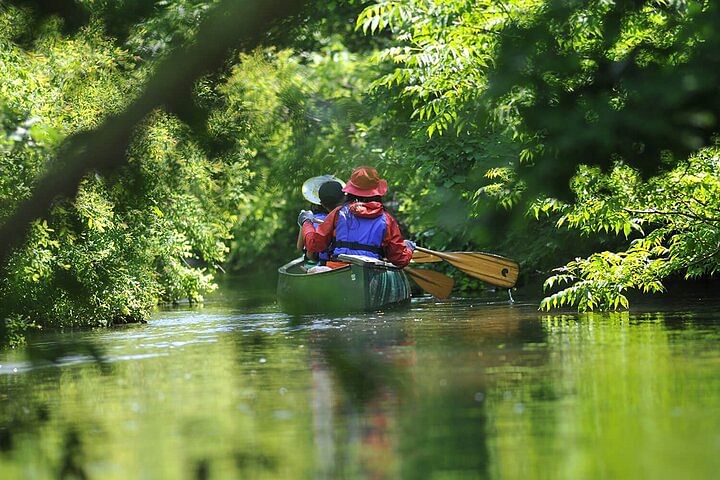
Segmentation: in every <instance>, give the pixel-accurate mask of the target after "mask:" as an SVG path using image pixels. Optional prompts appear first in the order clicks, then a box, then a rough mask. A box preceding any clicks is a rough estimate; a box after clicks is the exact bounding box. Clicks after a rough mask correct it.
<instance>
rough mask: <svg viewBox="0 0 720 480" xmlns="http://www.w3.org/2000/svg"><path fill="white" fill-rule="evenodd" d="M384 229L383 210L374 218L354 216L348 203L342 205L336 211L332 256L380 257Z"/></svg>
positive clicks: (384, 218) (385, 222)
mask: <svg viewBox="0 0 720 480" xmlns="http://www.w3.org/2000/svg"><path fill="white" fill-rule="evenodd" d="M386 230H387V220H386V217H385V212H383V213H382V214H381V215H380V216H377V217H375V218H362V217H356V216H355V215H353V214H352V213H351V212H350V209H349V207H348V205H344V206H343V207H342V208H341V209H340V210H339V211H338V215H337V220H336V222H335V240H334V241H333V244H332V245H333V256H334V257H336V256H338V255H340V254H346V255H365V256H367V257H372V258H382V257H383V250H382V243H383V240H384V239H385V231H386Z"/></svg>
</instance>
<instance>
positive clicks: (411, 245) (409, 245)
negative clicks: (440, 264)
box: [405, 240, 417, 252]
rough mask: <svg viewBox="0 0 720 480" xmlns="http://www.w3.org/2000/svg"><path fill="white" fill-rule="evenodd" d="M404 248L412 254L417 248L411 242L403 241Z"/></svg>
mask: <svg viewBox="0 0 720 480" xmlns="http://www.w3.org/2000/svg"><path fill="white" fill-rule="evenodd" d="M405 246H406V247H407V248H409V249H410V250H411V251H413V252H414V251H415V249H416V248H417V245H415V242H413V241H412V240H405Z"/></svg>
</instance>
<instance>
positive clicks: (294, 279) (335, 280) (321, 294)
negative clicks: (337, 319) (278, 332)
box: [277, 255, 410, 314]
mask: <svg viewBox="0 0 720 480" xmlns="http://www.w3.org/2000/svg"><path fill="white" fill-rule="evenodd" d="M351 257H355V256H354V255H353V256H351V255H348V256H345V255H343V256H342V258H341V259H342V260H343V261H352V262H353V263H351V264H350V265H348V266H346V267H342V268H338V269H335V270H330V271H328V272H322V273H312V274H309V273H305V271H304V269H303V268H302V266H303V258H302V257H301V258H297V259H295V260H293V261H292V262H290V263H288V264H286V265H283V266H282V267H280V268H279V269H278V273H279V275H278V286H277V297H278V304H279V305H280V308H281V309H282V310H283V311H284V312H287V313H293V314H303V313H325V312H328V313H342V312H372V311H377V310H383V309H386V308H391V307H396V306H399V305H403V304H408V303H409V302H410V283H409V282H408V279H407V276H406V275H405V272H403V271H402V270H401V269H399V268H397V267H394V266H392V265H391V264H388V263H385V262H381V261H377V260H373V259H368V258H367V257H355V258H351Z"/></svg>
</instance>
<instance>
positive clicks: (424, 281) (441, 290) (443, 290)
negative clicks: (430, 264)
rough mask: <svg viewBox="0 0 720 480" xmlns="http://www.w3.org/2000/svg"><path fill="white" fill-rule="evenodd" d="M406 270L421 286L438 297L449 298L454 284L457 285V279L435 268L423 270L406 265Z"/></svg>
mask: <svg viewBox="0 0 720 480" xmlns="http://www.w3.org/2000/svg"><path fill="white" fill-rule="evenodd" d="M404 270H405V272H407V274H408V275H410V278H412V279H413V281H414V282H415V283H417V284H418V286H419V287H420V288H422V289H423V290H425V291H426V292H427V293H429V294H430V295H432V296H434V297H436V298H440V299H445V298H448V297H449V296H450V292H451V291H452V288H453V285H455V280H453V279H452V278H450V277H448V276H447V275H445V274H444V273H440V272H436V271H434V270H424V269H422V270H421V269H415V268H408V267H405V269H404Z"/></svg>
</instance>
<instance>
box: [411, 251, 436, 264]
mask: <svg viewBox="0 0 720 480" xmlns="http://www.w3.org/2000/svg"><path fill="white" fill-rule="evenodd" d="M412 261H413V263H434V262H442V261H443V260H442V258H440V257H436V256H435V255H431V254H429V253H425V252H421V251H420V250H415V251H414V252H413V256H412Z"/></svg>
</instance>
